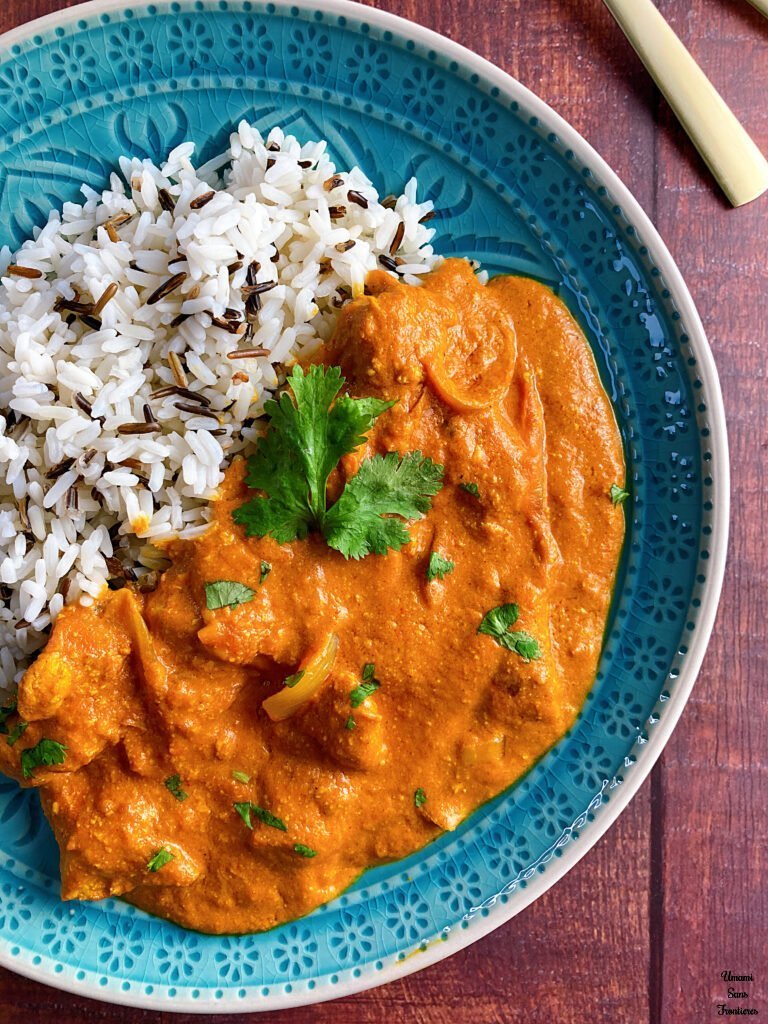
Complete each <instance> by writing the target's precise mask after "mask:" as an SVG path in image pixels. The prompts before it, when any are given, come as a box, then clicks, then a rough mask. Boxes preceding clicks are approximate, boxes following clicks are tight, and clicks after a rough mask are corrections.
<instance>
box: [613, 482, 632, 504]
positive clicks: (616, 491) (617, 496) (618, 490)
mask: <svg viewBox="0 0 768 1024" xmlns="http://www.w3.org/2000/svg"><path fill="white" fill-rule="evenodd" d="M608 495H609V497H610V499H611V501H612V502H613V504H614V505H623V504H624V502H625V501H626V500H627V498H628V497H629V491H625V490H624V488H623V487H619V485H618V484H611V489H610V491H609V492H608Z"/></svg>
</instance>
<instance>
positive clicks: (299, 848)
mask: <svg viewBox="0 0 768 1024" xmlns="http://www.w3.org/2000/svg"><path fill="white" fill-rule="evenodd" d="M293 849H294V851H295V852H296V853H298V855H299V856H300V857H316V856H317V850H313V849H312V847H311V846H305V845H304V843H294V844H293Z"/></svg>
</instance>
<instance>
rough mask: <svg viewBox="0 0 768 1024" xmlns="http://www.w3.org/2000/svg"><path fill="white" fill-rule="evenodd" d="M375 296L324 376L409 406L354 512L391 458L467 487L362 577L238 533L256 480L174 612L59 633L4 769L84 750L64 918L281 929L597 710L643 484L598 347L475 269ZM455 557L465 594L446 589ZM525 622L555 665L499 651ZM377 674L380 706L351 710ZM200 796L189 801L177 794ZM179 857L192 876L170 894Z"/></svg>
mask: <svg viewBox="0 0 768 1024" xmlns="http://www.w3.org/2000/svg"><path fill="white" fill-rule="evenodd" d="M367 292H368V294H366V295H365V296H364V297H362V298H360V299H358V300H356V301H354V302H352V303H350V304H349V305H348V306H347V307H346V308H345V309H344V310H343V311H342V313H341V314H340V318H339V324H338V328H337V330H336V334H335V336H334V338H333V339H332V341H331V342H329V343H328V344H327V345H326V347H325V349H324V350H323V353H322V360H323V361H324V362H326V363H327V364H329V365H331V364H334V365H340V366H341V367H342V370H343V373H344V376H345V377H346V380H347V387H348V390H349V392H350V393H351V394H352V395H353V396H362V395H375V396H378V397H381V398H385V399H397V404H396V405H395V406H394V407H393V408H392V409H391V410H389V411H388V412H386V413H384V414H383V415H382V416H380V418H379V419H378V421H377V423H376V425H375V427H374V429H373V430H372V432H371V434H370V437H369V440H368V442H367V444H366V445H365V446H363V448H361V449H359V450H358V451H356V452H355V453H354V454H353V455H351V456H348V457H346V458H345V459H344V460H343V461H342V464H341V466H340V469H339V470H337V471H336V472H335V474H334V476H333V477H332V479H331V482H330V489H331V491H332V492H333V491H334V490H335V491H336V492H338V490H339V488H340V486H341V485H342V483H343V481H344V478H345V477H348V476H351V475H353V474H354V472H355V471H356V469H357V466H358V465H359V462H360V460H361V459H362V458H364V457H365V456H367V455H371V454H373V453H376V452H385V451H399V452H406V451H414V450H420V451H421V452H423V453H424V454H425V455H429V456H430V457H431V458H432V459H433V460H434V461H435V462H438V463H441V464H443V465H444V466H445V476H444V486H443V488H442V490H441V491H440V493H439V494H438V495H437V496H436V497H435V498H434V500H433V505H432V509H431V511H430V512H429V513H428V514H427V515H426V516H424V518H423V519H421V520H419V521H417V522H415V523H412V524H411V526H410V533H411V541H410V543H408V544H407V545H406V546H405V547H404V548H403V549H402V551H400V552H399V553H397V552H390V553H389V554H388V555H386V556H378V555H370V556H368V557H367V558H363V559H361V560H360V561H358V562H355V561H351V560H350V561H346V560H345V559H344V558H343V557H342V556H341V555H340V554H339V553H338V552H336V551H333V550H331V549H330V548H329V547H328V546H327V545H326V544H325V543H324V541H323V540H322V538H321V537H320V536H319V535H318V534H310V535H309V537H308V538H307V539H306V540H302V541H297V542H295V543H292V544H284V545H279V544H277V543H276V542H275V541H274V540H272V539H270V538H265V539H262V540H258V539H249V538H246V537H245V535H244V533H243V531H242V529H241V528H240V527H238V526H236V525H235V524H234V523H233V521H232V518H231V512H232V510H233V509H234V508H235V507H237V506H238V505H241V504H242V503H243V502H244V501H245V500H247V497H248V492H247V491H246V488H245V487H244V484H243V477H244V464H243V462H242V461H237V462H235V463H234V464H233V465H232V467H231V468H230V469H229V471H228V472H227V476H226V480H225V482H224V485H223V486H222V488H221V496H220V499H219V500H218V501H217V502H216V504H215V510H214V520H213V524H212V526H211V528H210V530H209V531H208V532H207V533H206V534H205V535H204V536H202V537H199V538H196V539H194V540H190V541H176V542H172V543H169V544H168V545H167V546H166V552H167V554H168V556H169V557H170V559H171V560H172V565H171V568H170V569H168V571H167V572H166V573H165V574H164V575H163V576H162V578H161V580H160V583H159V585H158V587H157V589H156V590H155V591H154V592H153V593H149V594H141V593H138V592H134V591H133V590H132V589H129V588H126V589H123V590H120V591H117V592H109V593H107V594H105V595H104V597H103V599H102V600H100V601H99V602H97V603H96V604H95V605H93V606H92V607H89V608H85V607H78V606H73V607H69V608H66V609H65V610H64V611H63V612H62V613H61V615H60V616H59V618H58V620H57V623H56V626H55V629H54V631H53V634H52V636H51V639H50V641H49V643H48V645H47V647H46V648H45V650H44V652H43V653H42V654H41V655H40V657H39V658H38V660H37V661H36V662H35V664H34V665H33V666H32V667H31V668H30V669H29V671H28V672H27V674H26V676H25V678H24V680H23V681H22V684H21V687H20V691H19V696H18V711H19V715H20V716H21V718H22V719H23V720H25V721H27V722H29V723H30V724H29V727H28V729H27V731H26V732H25V733H24V735H23V737H22V738H21V739H20V740H19V741H18V743H16V745H15V746H13V747H8V746H7V745H6V744H5V743H2V744H0V758H1V759H2V761H1V763H2V765H3V768H4V770H5V771H6V772H8V773H9V774H12V775H15V776H16V777H17V778H18V777H19V775H20V772H19V753H20V751H21V750H23V749H28V748H30V747H32V746H34V745H35V744H36V743H37V742H38V740H40V739H41V738H42V737H46V738H50V739H55V740H58V741H60V742H61V743H64V744H65V745H66V760H65V761H64V763H63V764H61V765H59V766H55V767H52V768H44V767H41V768H37V769H36V770H35V773H34V776H33V778H32V779H30V780H27V782H26V784H28V785H35V786H38V787H39V788H40V792H41V796H42V800H43V806H44V808H45V812H46V814H47V816H48V818H49V820H50V822H51V824H52V825H53V828H54V830H55V832H56V836H57V838H58V841H59V844H60V846H61V874H62V895H63V897H64V898H65V899H73V898H79V899H99V898H102V897H105V896H108V895H111V896H116V895H121V896H123V897H125V898H126V899H128V900H130V901H131V902H132V903H134V904H136V905H137V906H139V907H143V908H145V909H146V910H148V911H150V912H152V913H155V914H159V915H161V916H162V917H166V918H170V919H171V920H174V921H177V922H179V923H181V924H183V925H186V926H187V927H190V928H195V929H199V930H202V931H206V932H247V931H254V930H259V929H264V928H269V927H271V926H273V925H275V924H278V923H280V922H282V921H286V920H288V919H290V918H294V917H297V916H298V915H300V914H305V913H307V912H308V911H310V910H312V908H313V907H316V906H317V905H318V904H320V903H322V902H324V901H326V900H328V899H330V898H331V897H332V896H334V895H336V894H337V893H339V892H340V891H341V890H342V889H344V888H345V887H346V886H348V885H349V884H350V883H351V882H352V881H353V880H354V879H355V877H356V876H357V875H359V874H360V872H361V871H362V870H363V869H365V868H366V867H368V866H369V865H372V864H377V863H380V862H382V861H387V860H391V859H393V858H399V857H403V856H405V855H406V854H409V853H411V852H412V851H414V850H416V849H418V848H419V847H421V846H423V845H424V844H425V843H427V842H429V841H430V840H431V839H434V838H435V837H436V836H437V835H438V834H439V833H440V831H441V830H443V829H453V828H455V827H456V825H457V824H458V823H459V822H460V821H461V820H462V819H463V818H465V817H466V816H467V815H468V814H469V813H470V812H471V811H472V810H473V809H474V808H476V807H477V806H478V805H479V804H482V803H483V802H484V801H486V800H488V799H489V798H490V797H492V796H494V795H495V794H497V793H499V792H500V791H501V790H503V789H504V788H505V787H507V786H509V785H510V783H512V782H514V781H515V779H517V778H518V777H519V776H520V775H521V774H522V773H524V772H525V771H527V770H528V769H529V768H530V767H531V765H532V764H533V763H534V762H535V761H536V760H537V758H539V757H541V755H542V754H543V753H544V752H545V751H546V750H547V749H548V748H549V747H550V746H551V745H552V744H553V743H554V742H555V741H556V740H557V739H558V738H559V737H560V736H562V734H563V733H564V731H565V730H566V729H567V728H568V727H569V726H570V725H571V723H572V722H573V720H574V717H575V716H576V714H577V712H578V710H579V708H580V707H581V705H582V703H583V701H584V699H585V696H586V694H587V691H588V690H589V688H590V686H591V684H592V681H593V678H594V674H595V671H596V665H597V661H598V657H599V654H600V649H601V644H602V637H603V631H604V627H605V622H606V616H607V613H608V608H609V603H610V599H611V591H612V587H613V583H614V577H615V572H616V567H617V563H618V560H619V554H620V549H621V544H622V540H623V535H624V517H623V513H622V511H621V509H620V508H615V507H614V506H613V505H612V503H611V500H610V499H609V496H608V492H609V488H610V486H611V484H612V483H618V484H622V483H623V480H624V462H623V455H622V446H621V441H620V437H619V432H618V429H617V426H616V422H615V420H614V416H613V412H612V409H611V406H610V404H609V401H608V398H607V396H606V394H605V392H604V390H603V387H602V385H601V382H600V379H599V376H598V372H597V368H596V365H595V362H594V359H593V356H592V353H591V352H590V349H589V346H588V344H587V342H586V341H585V339H584V337H583V335H582V333H581V332H580V330H579V329H578V327H577V326H576V324H575V322H574V321H573V319H572V318H571V316H570V315H569V313H568V312H567V310H566V309H565V307H564V306H563V304H562V303H561V302H560V301H559V300H558V299H557V298H556V297H555V296H554V295H553V294H552V293H551V292H550V291H548V290H547V289H546V288H545V287H543V286H541V285H539V284H537V283H535V282H533V281H530V280H526V279H522V278H513V277H500V278H497V279H495V280H494V281H492V282H491V283H490V284H489V285H488V286H486V287H484V286H482V285H480V284H478V282H477V280H476V278H475V276H474V274H473V273H472V271H471V269H470V267H469V266H468V264H467V263H465V262H463V261H460V260H449V261H447V262H446V263H445V264H444V265H443V266H442V267H441V268H440V269H439V270H437V271H436V272H433V273H432V274H431V275H429V277H428V278H426V280H425V283H424V285H423V286H422V287H420V288H414V287H409V286H406V285H403V284H400V283H398V282H396V281H394V280H393V279H392V278H391V277H389V276H388V275H385V274H383V273H380V272H374V273H373V274H371V275H370V277H369V280H368V288H367ZM462 483H464V484H469V483H471V484H476V485H477V496H475V495H474V494H473V493H470V492H469V491H467V490H465V489H463V488H462V487H461V486H460V485H461V484H462ZM433 550H436V551H439V552H440V553H441V554H443V555H444V556H445V557H446V558H448V559H450V560H451V561H452V562H454V564H455V568H454V569H453V571H452V572H451V573H450V574H448V575H446V576H445V578H444V579H443V580H442V581H441V580H439V579H435V580H433V581H432V582H427V578H426V567H427V563H428V559H429V555H430V552H431V551H433ZM262 561H265V562H268V563H269V564H270V565H271V571H270V572H269V575H268V576H267V577H266V578H265V579H264V581H263V583H261V584H260V583H259V579H260V575H261V563H262ZM217 580H234V581H239V582H241V583H244V584H246V585H248V586H249V587H251V588H252V589H253V590H254V591H255V592H256V594H255V597H254V598H253V600H251V601H249V602H248V603H246V604H242V605H240V606H238V607H232V608H223V609H220V610H216V611H210V610H208V609H207V607H206V600H205V592H204V587H205V584H206V583H209V582H211V581H217ZM505 602H514V603H516V604H517V605H518V606H519V609H520V618H519V621H518V623H517V624H516V625H515V627H514V628H515V629H519V630H526V631H528V632H529V633H531V634H532V635H533V636H534V637H535V638H536V639H537V640H538V642H539V645H540V648H541V652H542V657H541V659H540V660H535V661H530V662H528V663H526V662H525V661H524V660H523V659H522V658H521V657H520V656H519V655H518V654H517V653H515V652H514V651H508V650H505V649H504V648H502V647H501V646H499V645H498V644H497V643H496V642H495V641H494V640H493V638H492V637H490V636H486V635H482V634H478V632H477V628H478V626H479V624H480V622H481V620H482V618H483V616H484V615H485V613H486V612H488V611H489V610H490V609H492V608H494V607H495V606H497V605H500V604H503V603H505ZM332 634H333V635H336V636H337V637H338V640H339V645H338V651H337V654H336V657H335V661H334V662H333V668H332V671H331V673H330V675H329V677H328V678H327V681H326V682H325V683H324V685H323V686H322V687H321V688H320V690H319V692H318V693H317V694H316V695H315V697H314V698H313V699H312V700H311V701H309V702H308V703H306V704H305V705H304V706H303V707H302V708H300V710H298V711H297V712H296V713H295V714H294V715H293V716H292V717H290V718H287V719H286V720H284V721H277V722H275V721H272V720H271V718H270V717H269V716H268V715H267V714H266V712H265V710H264V708H263V707H262V703H263V701H264V700H265V698H267V697H269V696H270V695H272V694H274V693H276V692H278V691H280V690H281V689H282V687H283V682H284V680H285V678H286V677H287V676H288V675H289V674H291V673H295V672H296V671H297V669H298V667H299V666H300V665H301V664H302V662H304V661H305V660H306V659H307V658H308V657H310V656H311V655H312V652H315V651H317V650H318V649H321V648H322V645H323V644H324V643H327V640H328V637H329V635H332ZM367 663H373V664H374V665H375V675H376V678H377V679H378V680H379V681H380V683H381V686H380V688H379V689H378V690H377V691H376V692H375V693H374V694H373V695H372V696H370V697H368V698H367V700H365V701H364V702H363V703H362V704H360V706H359V707H357V708H353V707H352V706H351V703H350V693H351V691H352V690H353V689H354V687H355V686H356V685H357V684H358V683H359V682H360V679H361V672H362V670H363V666H364V665H366V664H367ZM350 718H353V719H354V727H349V726H348V722H349V719H350ZM233 771H234V772H236V773H238V776H237V777H234V776H233V774H232V773H233ZM176 775H178V776H179V786H180V789H181V790H182V791H183V793H185V794H187V796H186V799H183V800H180V799H178V798H177V797H176V796H174V794H173V793H172V792H171V790H170V789H169V788H168V786H166V784H165V780H167V779H168V778H169V777H171V778H172V777H173V776H176ZM246 776H247V778H248V781H247V782H246V781H243V780H244V779H245V778H246ZM177 788H178V787H177ZM417 789H419V790H423V793H424V795H425V796H426V800H425V802H424V803H422V804H421V806H417V802H418V801H416V800H415V799H414V794H415V792H416V790H417ZM248 801H250V802H252V803H253V804H255V805H257V806H258V807H261V808H264V809H265V810H267V811H269V812H270V813H271V814H273V815H275V816H277V817H278V818H279V819H280V820H281V821H282V822H283V823H284V825H285V829H286V830H285V831H282V830H281V829H279V828H275V827H273V826H270V824H268V823H265V822H264V821H262V820H259V819H258V818H253V820H252V825H253V828H252V830H249V829H248V827H247V826H246V824H245V822H244V821H243V819H242V818H241V817H240V815H239V814H238V813H237V811H236V810H235V809H234V807H233V805H234V804H235V803H238V802H241V803H242V802H248ZM297 845H299V846H300V847H301V848H302V849H303V848H304V847H307V848H310V849H311V850H312V851H316V855H315V856H311V857H310V856H306V855H302V853H301V852H300V851H297V849H296V846H297ZM158 850H166V851H168V852H169V853H170V854H172V855H173V859H171V860H169V861H168V862H167V863H166V864H164V865H163V866H162V867H161V868H160V869H159V870H156V871H149V870H148V863H149V862H150V860H151V858H152V857H153V855H154V854H155V853H156V852H157V851H158ZM305 853H306V851H305Z"/></svg>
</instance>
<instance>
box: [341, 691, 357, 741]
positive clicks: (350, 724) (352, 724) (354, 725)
mask: <svg viewBox="0 0 768 1024" xmlns="http://www.w3.org/2000/svg"><path fill="white" fill-rule="evenodd" d="M353 692H354V691H353ZM344 728H345V729H349V731H350V732H352V730H353V729H356V728H357V722H356V721H355V720H354V718H353V717H352V715H350V716H349V718H348V719H347V720H346V722H345V723H344Z"/></svg>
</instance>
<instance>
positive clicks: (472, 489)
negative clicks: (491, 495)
mask: <svg viewBox="0 0 768 1024" xmlns="http://www.w3.org/2000/svg"><path fill="white" fill-rule="evenodd" d="M459 487H460V488H461V489H462V491H466V492H467V494H471V495H472V497H473V498H479V497H480V489H479V487H478V486H477V484H459Z"/></svg>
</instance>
